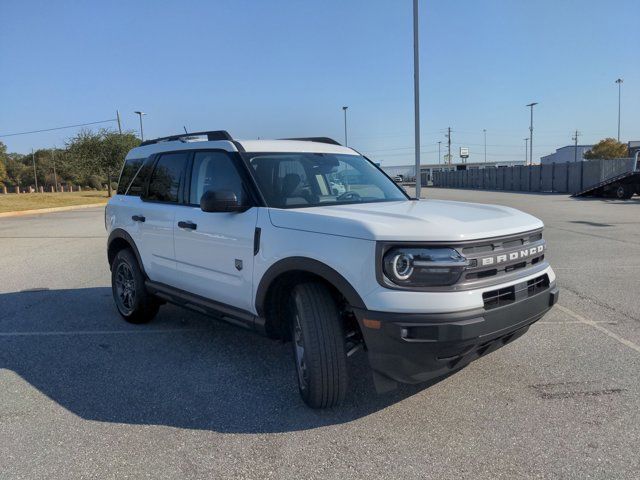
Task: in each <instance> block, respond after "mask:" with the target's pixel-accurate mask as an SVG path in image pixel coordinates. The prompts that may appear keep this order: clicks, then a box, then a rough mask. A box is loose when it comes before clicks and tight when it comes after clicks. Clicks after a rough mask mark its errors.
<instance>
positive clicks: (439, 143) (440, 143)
mask: <svg viewBox="0 0 640 480" xmlns="http://www.w3.org/2000/svg"><path fill="white" fill-rule="evenodd" d="M440 145H442V141H440V142H438V165H440Z"/></svg>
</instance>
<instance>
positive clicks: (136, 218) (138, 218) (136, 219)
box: [131, 215, 146, 222]
mask: <svg viewBox="0 0 640 480" xmlns="http://www.w3.org/2000/svg"><path fill="white" fill-rule="evenodd" d="M131 220H133V221H134V222H144V221H145V220H146V218H144V217H143V216H142V215H134V216H133V217H131Z"/></svg>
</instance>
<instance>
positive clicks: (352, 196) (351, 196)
mask: <svg viewBox="0 0 640 480" xmlns="http://www.w3.org/2000/svg"><path fill="white" fill-rule="evenodd" d="M361 198H362V197H361V196H360V194H359V193H358V192H354V191H350V192H344V193H343V194H341V195H338V196H337V197H336V200H338V201H340V200H360V199H361Z"/></svg>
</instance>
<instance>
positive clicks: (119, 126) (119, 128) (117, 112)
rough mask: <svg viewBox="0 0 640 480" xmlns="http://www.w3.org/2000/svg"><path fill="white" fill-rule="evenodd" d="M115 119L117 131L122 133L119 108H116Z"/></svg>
mask: <svg viewBox="0 0 640 480" xmlns="http://www.w3.org/2000/svg"><path fill="white" fill-rule="evenodd" d="M116 119H117V120H118V132H120V135H122V124H121V123H120V110H116Z"/></svg>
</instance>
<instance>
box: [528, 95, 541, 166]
mask: <svg viewBox="0 0 640 480" xmlns="http://www.w3.org/2000/svg"><path fill="white" fill-rule="evenodd" d="M535 105H538V102H531V103H530V104H528V105H527V107H529V108H531V121H530V123H529V165H533V107H534V106H535Z"/></svg>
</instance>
